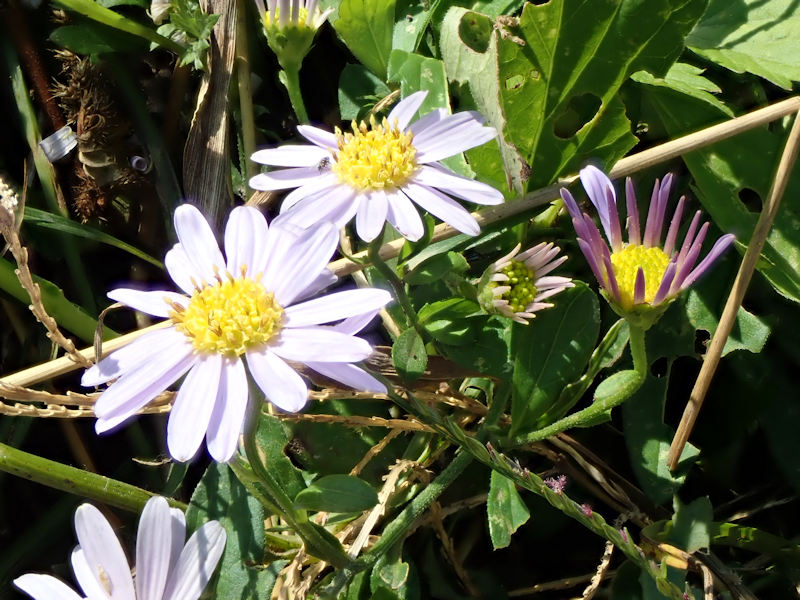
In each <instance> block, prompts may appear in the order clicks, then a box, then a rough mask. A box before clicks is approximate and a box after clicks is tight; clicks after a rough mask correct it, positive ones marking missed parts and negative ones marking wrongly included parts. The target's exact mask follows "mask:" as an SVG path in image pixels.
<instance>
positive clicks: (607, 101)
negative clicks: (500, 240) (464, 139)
mask: <svg viewBox="0 0 800 600" xmlns="http://www.w3.org/2000/svg"><path fill="white" fill-rule="evenodd" d="M705 7H706V0H594V1H593V2H586V1H584V0H551V1H550V2H548V3H546V4H542V5H534V4H527V5H525V8H524V9H523V11H522V16H521V18H520V23H519V28H516V29H514V30H512V33H513V34H514V35H516V36H518V37H519V38H521V40H515V39H513V37H511V36H505V37H503V36H501V37H500V39H499V40H498V65H499V69H500V98H501V104H502V107H503V113H504V115H505V117H506V121H507V123H506V127H505V136H506V139H507V140H509V141H510V142H511V143H513V144H514V145H515V146H516V147H517V148H518V149H519V151H520V152H521V153H522V155H523V156H524V157H525V159H526V161H527V162H528V164H529V165H530V166H531V168H532V173H531V178H530V179H529V181H528V188H529V189H531V188H537V187H542V186H544V185H547V184H550V183H552V182H553V181H555V179H556V178H557V177H558V176H559V175H561V174H563V173H565V172H567V171H574V170H577V168H578V167H579V166H580V165H581V163H582V162H583V161H585V160H587V159H589V158H595V159H599V160H600V161H601V162H602V163H603V165H605V166H608V165H610V164H612V163H613V162H615V161H616V160H618V159H619V158H621V157H622V156H623V155H624V154H625V153H626V152H627V151H628V150H630V149H631V148H632V147H633V146H634V144H635V143H636V138H635V137H634V136H633V135H632V134H631V132H630V122H629V121H628V119H627V117H626V116H625V108H624V106H623V104H622V102H621V101H620V100H619V99H618V92H619V88H620V86H621V85H622V84H623V82H625V80H626V79H627V78H628V77H629V76H630V75H631V74H632V73H634V72H636V71H640V70H644V71H648V72H650V73H652V74H653V75H655V76H657V77H663V76H664V75H665V74H666V72H667V70H668V69H669V67H670V66H671V65H672V63H673V62H674V61H675V59H676V58H677V57H678V55H679V54H680V53H681V51H682V50H683V40H684V38H685V37H686V35H687V34H688V33H689V31H691V29H692V27H694V25H695V23H696V22H697V21H698V19H699V18H700V16H701V15H702V14H703V11H704V10H705ZM520 41H522V42H524V45H523V44H521V43H520Z"/></svg>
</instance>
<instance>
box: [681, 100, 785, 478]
mask: <svg viewBox="0 0 800 600" xmlns="http://www.w3.org/2000/svg"><path fill="white" fill-rule="evenodd" d="M798 150H800V111H798V112H797V116H795V119H794V124H793V125H792V130H791V131H790V132H789V139H788V140H787V141H786V146H785V147H784V149H783V154H782V155H781V160H780V163H779V164H778V170H777V171H776V172H775V178H774V179H773V182H772V188H771V189H770V191H769V195H768V196H767V201H766V203H765V206H764V210H762V211H761V215H760V216H759V218H758V222H757V223H756V228H755V230H754V231H753V237H752V238H751V239H750V243H749V244H748V246H747V251H746V252H745V254H744V258H743V259H742V264H741V265H740V266H739V272H738V273H737V274H736V280H735V281H734V282H733V288H732V289H731V293H730V295H729V296H728V301H727V302H726V303H725V308H724V310H723V311H722V316H721V317H720V319H719V325H718V326H717V330H716V331H715V332H714V336H713V337H712V339H711V344H710V345H709V347H708V351H707V352H706V356H705V360H704V361H703V366H702V367H701V368H700V374H699V375H698V376H697V381H695V384H694V388H692V392H691V394H690V395H689V402H688V404H687V405H686V408H685V409H684V411H683V416H682V417H681V422H680V424H679V425H678V429H677V431H676V432H675V437H674V438H673V439H672V444H671V445H670V448H669V454H667V467H669V469H670V470H672V471H674V470H675V469H676V468H677V466H678V460H679V459H680V456H681V454H682V453H683V448H684V446H686V442H687V441H688V440H689V435H690V434H691V432H692V428H693V427H694V423H695V421H696V420H697V415H698V414H699V413H700V407H701V406H702V404H703V400H705V397H706V393H707V392H708V388H709V386H710V385H711V380H712V379H713V377H714V373H715V371H716V370H717V365H718V364H719V360H720V358H721V357H722V348H723V347H724V346H725V341H726V340H727V339H728V336H729V335H730V333H731V329H733V325H734V323H735V322H736V315H737V314H738V312H739V307H740V306H741V305H742V300H743V299H744V294H745V292H746V291H747V286H748V285H749V284H750V278H751V277H752V276H753V272H754V271H755V269H756V263H757V262H758V259H759V257H760V256H761V250H762V248H763V247H764V243H765V242H766V240H767V236H768V235H769V231H770V229H771V228H772V222H773V221H774V220H775V215H776V214H777V213H778V208H779V207H780V204H781V198H782V197H783V192H784V191H785V190H786V186H787V184H788V183H789V177H790V176H791V174H792V168H793V167H794V163H795V160H796V159H797V153H798Z"/></svg>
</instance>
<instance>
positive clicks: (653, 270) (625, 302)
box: [611, 244, 669, 309]
mask: <svg viewBox="0 0 800 600" xmlns="http://www.w3.org/2000/svg"><path fill="white" fill-rule="evenodd" d="M668 264H669V256H667V255H666V254H664V251H663V250H662V249H661V248H656V247H652V248H645V247H644V246H639V245H634V244H631V245H628V246H625V247H624V248H623V249H622V250H620V251H618V252H614V253H613V254H611V266H612V267H613V268H614V276H615V277H616V279H617V287H618V288H619V295H620V300H621V304H622V307H623V308H625V309H631V308H633V292H634V287H635V286H636V274H637V273H638V272H639V268H641V269H642V271H644V289H645V292H644V301H645V302H647V303H651V302H652V301H653V298H654V297H655V295H656V292H657V291H658V288H659V286H660V285H661V280H662V279H663V278H664V271H666V270H667V265H668Z"/></svg>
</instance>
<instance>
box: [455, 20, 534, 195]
mask: <svg viewBox="0 0 800 600" xmlns="http://www.w3.org/2000/svg"><path fill="white" fill-rule="evenodd" d="M439 47H440V49H441V52H442V60H443V61H444V64H445V67H446V68H447V74H448V76H449V77H450V79H451V80H453V81H457V82H459V83H463V84H467V85H468V86H469V91H470V94H471V96H472V99H473V100H474V102H475V107H476V108H477V109H478V111H480V113H481V114H482V115H483V116H484V117H485V118H486V122H487V124H489V125H491V126H492V127H494V128H495V129H496V130H497V131H503V128H504V127H505V123H506V121H505V117H504V116H503V113H502V110H501V108H500V105H499V100H500V91H499V87H498V70H497V41H496V36H495V34H494V24H493V22H492V20H491V19H490V18H489V17H488V16H486V15H483V14H480V13H477V12H473V11H469V10H467V9H465V8H460V7H453V8H451V9H450V10H449V11H447V14H446V15H445V17H444V20H443V21H442V27H441V33H440V37H439ZM467 157H468V158H469V160H470V166H471V167H472V168H473V170H474V171H475V172H476V173H477V174H478V175H479V176H480V178H481V179H482V180H483V181H486V182H487V183H491V184H492V185H494V186H495V187H497V188H498V189H501V190H505V191H509V184H508V181H510V182H511V188H512V189H514V190H515V191H516V192H517V193H521V192H522V188H523V179H524V178H523V162H522V160H521V159H520V156H519V153H518V152H517V150H516V148H514V147H513V146H511V145H510V144H508V143H507V142H506V141H505V140H504V139H503V138H502V137H499V138H498V140H497V141H492V142H489V143H487V144H484V145H482V146H479V147H478V148H473V149H472V150H469V151H467Z"/></svg>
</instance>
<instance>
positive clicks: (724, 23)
mask: <svg viewBox="0 0 800 600" xmlns="http://www.w3.org/2000/svg"><path fill="white" fill-rule="evenodd" d="M798 31H800V3H798V2H797V0H736V1H735V2H731V0H711V2H710V3H709V5H708V10H706V13H705V14H704V15H703V18H702V19H701V20H700V22H699V23H698V24H697V27H696V28H695V29H694V31H692V33H691V35H689V37H687V38H686V44H687V45H688V46H689V47H690V48H691V49H692V50H694V51H695V52H697V53H698V54H699V55H701V56H703V57H705V58H707V59H709V60H712V61H714V62H715V63H717V64H720V65H722V66H723V67H726V68H728V69H730V70H731V71H735V72H737V73H754V74H755V75H759V76H760V77H763V78H765V79H769V80H770V81H771V82H772V83H774V84H776V85H779V86H781V87H782V88H785V89H787V90H788V89H791V87H792V81H800V62H798V61H797V57H798V55H800V35H798Z"/></svg>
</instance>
